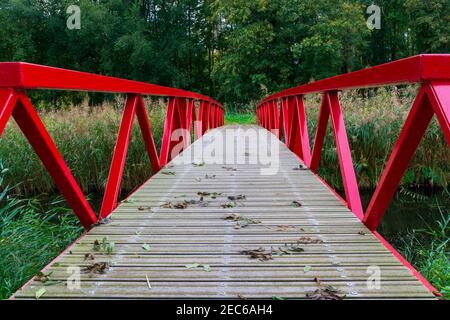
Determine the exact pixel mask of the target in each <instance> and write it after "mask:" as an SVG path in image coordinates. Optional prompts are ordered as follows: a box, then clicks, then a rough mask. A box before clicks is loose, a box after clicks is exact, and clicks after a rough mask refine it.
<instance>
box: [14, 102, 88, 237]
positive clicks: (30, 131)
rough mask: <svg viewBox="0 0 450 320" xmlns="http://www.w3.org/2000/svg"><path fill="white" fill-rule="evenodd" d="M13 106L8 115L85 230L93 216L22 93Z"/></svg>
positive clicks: (42, 125) (50, 139) (31, 106)
mask: <svg viewBox="0 0 450 320" xmlns="http://www.w3.org/2000/svg"><path fill="white" fill-rule="evenodd" d="M17 102H18V103H17V104H16V106H15V107H14V109H13V112H12V116H13V117H14V120H15V121H16V122H17V124H18V126H19V127H20V129H21V130H22V132H23V133H24V135H25V137H26V138H27V139H28V141H29V142H30V144H31V146H32V147H33V149H34V151H35V152H36V154H37V155H38V157H39V158H40V159H41V161H42V163H43V164H44V166H45V168H46V169H47V171H48V172H49V174H50V176H51V177H52V178H53V180H54V181H55V183H56V186H57V187H58V188H59V190H60V191H61V193H62V194H63V195H64V197H65V199H66V201H67V203H68V204H69V205H70V207H71V208H72V209H73V211H74V213H75V214H76V215H77V217H78V219H80V222H81V223H82V225H83V226H84V227H85V228H88V227H90V226H91V225H92V224H94V223H96V222H97V217H96V215H95V214H94V212H93V210H92V208H91V207H90V205H89V203H88V202H87V200H86V198H85V197H84V195H83V193H82V192H81V189H80V187H79V186H78V184H77V182H76V181H75V178H74V177H73V175H72V173H71V172H70V170H69V168H68V167H67V165H66V164H65V162H64V160H63V158H62V156H61V155H60V153H59V152H58V149H57V148H56V146H55V144H54V142H53V140H52V138H51V137H50V135H49V134H48V132H47V130H46V129H45V127H44V124H43V123H42V121H41V120H40V119H39V116H38V114H37V113H36V111H35V110H34V108H33V105H32V104H31V102H30V100H29V99H28V97H27V96H26V95H25V94H24V93H17Z"/></svg>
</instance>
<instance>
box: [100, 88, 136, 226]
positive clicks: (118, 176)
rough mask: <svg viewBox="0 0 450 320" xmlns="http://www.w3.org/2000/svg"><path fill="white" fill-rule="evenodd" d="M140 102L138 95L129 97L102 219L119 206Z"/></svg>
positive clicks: (104, 201) (103, 206) (102, 210)
mask: <svg viewBox="0 0 450 320" xmlns="http://www.w3.org/2000/svg"><path fill="white" fill-rule="evenodd" d="M138 102H139V97H138V96H137V95H135V94H130V95H128V97H127V101H126V105H125V110H124V112H123V117H122V121H121V123H120V129H119V134H118V136H117V142H116V147H115V149H114V155H113V159H112V162H111V168H110V171H109V176H108V182H107V184H106V190H105V194H104V196H103V203H102V208H101V211H100V218H101V219H103V218H106V217H107V216H108V215H109V214H110V213H111V212H112V211H113V210H114V209H115V208H116V205H117V199H118V197H119V191H120V184H121V182H122V175H123V169H124V166H125V161H126V158H127V152H128V145H129V143H130V137H131V130H132V129H133V121H134V115H135V113H136V108H137V105H138Z"/></svg>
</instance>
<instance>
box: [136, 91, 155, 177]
mask: <svg viewBox="0 0 450 320" xmlns="http://www.w3.org/2000/svg"><path fill="white" fill-rule="evenodd" d="M136 116H137V119H138V122H139V127H140V128H141V133H142V138H143V139H144V144H145V148H146V150H147V154H148V157H149V158H150V163H151V165H152V173H153V174H155V173H157V172H158V171H159V169H160V167H159V158H158V151H157V150H156V146H155V140H154V138H153V134H152V128H151V126H150V122H149V120H148V115H147V110H146V109H145V102H144V99H143V98H142V96H139V102H138V105H137V109H136Z"/></svg>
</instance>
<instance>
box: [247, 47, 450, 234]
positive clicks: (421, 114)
mask: <svg viewBox="0 0 450 320" xmlns="http://www.w3.org/2000/svg"><path fill="white" fill-rule="evenodd" d="M406 83H420V84H421V87H420V90H419V93H418V95H417V97H416V99H415V102H414V104H413V106H412V108H411V110H410V112H409V115H408V117H407V119H406V121H405V124H404V126H403V129H402V131H401V133H400V136H399V138H398V140H397V142H396V144H395V146H394V149H393V151H392V153H391V156H390V158H389V160H388V162H387V165H386V168H385V170H384V172H383V174H382V175H381V178H380V181H379V183H378V184H377V188H376V190H375V193H374V195H373V196H372V199H371V201H370V204H369V206H368V208H367V210H366V212H365V213H364V212H363V208H362V205H361V198H360V194H359V189H358V184H357V180H356V175H355V170H354V166H353V161H352V157H351V151H350V147H349V143H348V137H347V133H346V129H345V123H344V117H343V114H342V109H341V105H340V103H339V96H338V91H340V90H347V89H356V88H368V87H376V86H386V85H393V84H406ZM313 93H322V95H323V98H322V105H321V108H320V114H319V120H318V125H317V129H316V136H315V140H314V147H313V151H312V153H311V151H310V144H309V137H308V129H307V122H306V114H305V109H304V104H303V100H304V98H303V96H304V95H307V94H313ZM279 101H281V106H280V110H278V109H279V105H278V104H279ZM256 112H257V119H258V123H259V124H260V125H261V126H263V127H264V128H266V129H268V130H274V132H275V133H276V134H278V135H279V137H280V138H281V135H282V134H283V133H284V137H285V141H286V145H287V146H288V147H289V148H290V149H291V150H292V151H293V152H295V153H296V154H297V155H298V156H299V157H300V158H301V159H302V160H303V162H304V163H305V165H306V166H308V167H309V168H310V169H311V170H312V171H313V172H314V173H317V171H318V167H319V163H320V158H321V153H322V147H323V143H324V138H325V133H326V128H327V125H328V119H329V118H330V117H331V122H332V126H333V132H334V137H335V141H336V146H337V154H338V158H339V165H340V170H341V174H342V180H343V184H344V189H345V196H346V204H347V206H348V207H349V209H350V210H351V211H352V212H353V213H355V215H356V216H357V217H358V218H360V219H361V220H362V221H363V222H364V224H365V225H366V226H367V227H368V228H369V229H370V230H372V231H374V230H376V229H377V227H378V225H379V223H380V221H381V219H382V217H383V215H384V213H385V211H386V209H387V207H388V205H389V202H390V201H391V199H392V197H393V195H394V193H395V191H396V189H397V188H398V185H399V184H400V181H401V179H402V177H403V175H404V173H405V171H406V169H407V166H408V164H409V162H410V160H411V158H412V156H413V155H414V153H415V151H416V150H417V148H418V145H419V142H420V140H421V139H422V137H423V135H424V134H425V131H426V129H427V128H428V126H429V123H430V121H431V118H432V117H433V115H436V116H437V119H438V122H439V124H440V127H441V129H442V131H443V133H444V136H445V139H446V141H447V144H448V145H449V146H450V55H449V54H431V55H418V56H414V57H410V58H406V59H402V60H398V61H394V62H390V63H386V64H383V65H379V66H375V67H371V68H367V69H364V70H360V71H356V72H351V73H348V74H344V75H339V76H336V77H332V78H328V79H324V80H320V81H316V82H313V83H310V84H306V85H302V86H298V87H295V88H290V89H287V90H284V91H281V92H279V93H276V94H273V95H271V96H269V97H267V98H265V99H264V100H263V101H261V102H260V103H259V104H258V106H257V110H256ZM280 129H281V130H280ZM282 131H283V132H282Z"/></svg>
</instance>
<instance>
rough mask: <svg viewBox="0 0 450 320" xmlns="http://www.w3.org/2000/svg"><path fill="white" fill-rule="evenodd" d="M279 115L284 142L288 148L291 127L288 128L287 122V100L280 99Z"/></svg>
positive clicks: (288, 122)
mask: <svg viewBox="0 0 450 320" xmlns="http://www.w3.org/2000/svg"><path fill="white" fill-rule="evenodd" d="M280 114H281V117H282V120H283V121H282V122H283V129H284V142H285V143H286V145H287V146H288V147H289V139H290V133H291V127H290V124H291V123H290V121H289V109H288V101H287V98H283V99H281V110H280Z"/></svg>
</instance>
